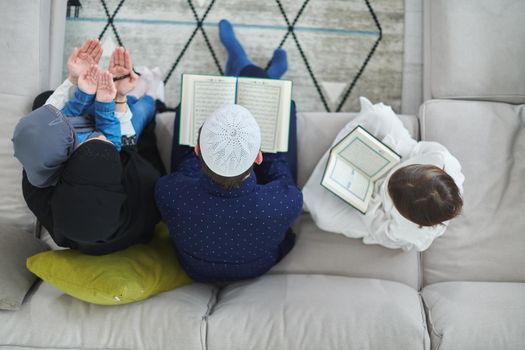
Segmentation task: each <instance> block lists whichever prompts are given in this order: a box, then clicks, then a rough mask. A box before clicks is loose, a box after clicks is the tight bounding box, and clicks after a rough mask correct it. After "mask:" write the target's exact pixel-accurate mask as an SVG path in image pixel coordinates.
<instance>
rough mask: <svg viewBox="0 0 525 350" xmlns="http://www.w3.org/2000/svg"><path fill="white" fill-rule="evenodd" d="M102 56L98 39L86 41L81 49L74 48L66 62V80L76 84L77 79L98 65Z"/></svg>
mask: <svg viewBox="0 0 525 350" xmlns="http://www.w3.org/2000/svg"><path fill="white" fill-rule="evenodd" d="M101 56H102V45H100V41H98V39H88V40H86V41H85V42H84V44H83V45H82V47H81V48H80V49H79V48H76V47H75V48H74V49H73V52H72V53H71V56H69V59H68V60H67V68H68V71H69V76H68V79H69V80H70V81H71V82H72V83H73V84H77V83H78V77H79V76H80V74H82V73H83V72H84V71H85V70H87V69H88V68H89V67H91V65H93V64H98V62H99V61H100V57H101Z"/></svg>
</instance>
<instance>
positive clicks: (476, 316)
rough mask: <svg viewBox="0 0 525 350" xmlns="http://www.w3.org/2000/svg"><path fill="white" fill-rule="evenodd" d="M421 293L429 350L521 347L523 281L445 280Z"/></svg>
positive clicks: (509, 349) (524, 311)
mask: <svg viewBox="0 0 525 350" xmlns="http://www.w3.org/2000/svg"><path fill="white" fill-rule="evenodd" d="M422 294H423V299H424V301H425V305H426V306H427V307H428V321H429V327H430V328H431V329H430V330H431V333H430V334H431V340H432V349H438V348H439V350H448V349H461V350H470V349H472V350H484V349H486V350H494V349H505V350H513V349H515V350H518V349H523V344H524V342H523V331H524V330H525V284H523V283H483V282H448V283H447V282H445V283H438V284H433V285H430V286H428V287H425V289H424V290H423V293H422Z"/></svg>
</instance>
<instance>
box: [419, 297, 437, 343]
mask: <svg viewBox="0 0 525 350" xmlns="http://www.w3.org/2000/svg"><path fill="white" fill-rule="evenodd" d="M419 294H420V296H421V302H422V303H423V308H424V310H425V314H426V322H427V324H428V326H429V328H430V331H431V332H432V333H433V334H434V335H435V336H436V337H438V338H439V343H438V344H437V347H436V348H435V349H434V350H439V348H440V347H441V343H442V341H443V333H441V332H439V331H438V330H437V329H436V327H435V326H434V322H433V321H432V315H431V313H432V310H431V308H430V307H429V306H428V304H427V303H426V302H425V298H424V296H423V293H422V292H421V293H419ZM431 343H432V340H431Z"/></svg>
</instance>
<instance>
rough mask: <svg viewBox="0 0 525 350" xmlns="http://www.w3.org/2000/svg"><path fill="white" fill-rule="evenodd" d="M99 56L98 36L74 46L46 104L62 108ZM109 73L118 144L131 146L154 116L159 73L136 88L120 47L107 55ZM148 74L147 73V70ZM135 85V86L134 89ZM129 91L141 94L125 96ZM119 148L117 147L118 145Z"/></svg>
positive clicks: (135, 79)
mask: <svg viewBox="0 0 525 350" xmlns="http://www.w3.org/2000/svg"><path fill="white" fill-rule="evenodd" d="M101 56H102V46H101V45H100V42H99V41H98V40H97V39H89V40H86V42H85V43H84V44H83V45H82V47H81V48H80V49H77V48H75V49H73V52H72V54H71V56H70V57H69V59H68V62H67V66H68V72H69V73H68V77H67V79H66V80H65V81H64V82H63V83H62V84H61V85H60V86H59V87H58V88H57V89H56V90H55V91H54V92H53V94H52V95H51V96H50V97H49V98H48V99H47V101H46V102H45V104H51V105H53V106H55V107H56V108H57V109H62V108H63V107H64V106H65V105H66V103H67V101H68V100H69V99H70V98H72V97H73V95H74V94H75V92H76V85H77V84H78V81H79V76H80V75H81V74H82V72H84V71H85V70H86V69H87V68H88V67H90V66H91V65H93V64H98V63H99V61H100V57H101ZM108 72H109V73H111V74H113V80H114V81H115V87H116V89H117V95H116V97H115V104H116V108H115V116H116V118H117V119H118V120H119V122H120V126H121V136H122V140H121V143H122V145H124V146H134V145H135V144H136V142H137V140H138V137H139V136H140V134H141V133H142V131H143V130H144V127H145V126H146V125H147V124H148V123H149V122H150V121H151V120H152V119H153V117H154V115H155V109H156V103H155V99H156V97H157V95H156V91H157V88H158V86H159V85H160V84H161V81H160V72H157V73H158V74H154V75H151V74H149V75H151V77H149V75H148V74H146V75H148V77H149V78H148V77H145V78H148V79H141V80H142V81H141V83H142V84H141V85H142V86H141V88H140V89H138V87H137V83H138V82H139V77H138V76H137V74H136V73H135V72H134V71H133V65H132V60H131V55H130V53H129V51H126V50H125V49H124V48H122V47H118V48H116V49H115V50H114V51H113V53H112V55H111V58H110V61H109V66H108ZM148 73H149V72H148ZM136 87H137V88H136ZM131 90H134V91H135V92H136V91H138V90H140V94H137V93H134V96H132V95H128V94H129V93H130V91H131ZM83 114H91V115H93V114H94V110H93V106H88V107H87V108H86V110H84V111H83V113H82V114H78V115H83ZM119 149H120V148H119Z"/></svg>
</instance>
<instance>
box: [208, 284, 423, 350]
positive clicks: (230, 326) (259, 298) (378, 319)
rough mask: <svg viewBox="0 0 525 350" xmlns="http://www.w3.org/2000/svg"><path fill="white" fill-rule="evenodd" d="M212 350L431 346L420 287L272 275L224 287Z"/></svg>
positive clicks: (211, 324) (212, 327) (212, 319)
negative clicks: (429, 344)
mask: <svg viewBox="0 0 525 350" xmlns="http://www.w3.org/2000/svg"><path fill="white" fill-rule="evenodd" d="M207 339H208V341H207V345H208V347H207V348H208V349H209V350H219V349H225V350H236V349H240V350H244V349H287V350H294V349H301V350H308V349H315V350H317V349H323V350H330V349H404V350H409V349H426V348H427V346H428V342H429V336H428V333H427V331H426V323H425V318H424V313H423V309H422V306H421V302H420V298H419V296H418V293H417V291H416V290H414V289H412V288H410V287H407V286H405V285H403V284H400V283H396V282H389V281H381V280H374V279H360V278H347V277H340V276H326V275H267V276H264V277H261V278H259V279H256V280H253V281H249V282H245V283H237V284H232V285H230V286H228V287H226V288H224V289H223V290H222V291H221V292H220V293H219V297H218V302H217V304H216V305H215V306H214V307H213V311H212V313H211V315H210V316H209V317H208V333H207Z"/></svg>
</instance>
